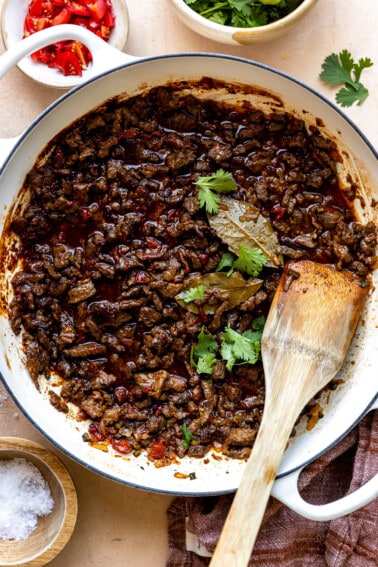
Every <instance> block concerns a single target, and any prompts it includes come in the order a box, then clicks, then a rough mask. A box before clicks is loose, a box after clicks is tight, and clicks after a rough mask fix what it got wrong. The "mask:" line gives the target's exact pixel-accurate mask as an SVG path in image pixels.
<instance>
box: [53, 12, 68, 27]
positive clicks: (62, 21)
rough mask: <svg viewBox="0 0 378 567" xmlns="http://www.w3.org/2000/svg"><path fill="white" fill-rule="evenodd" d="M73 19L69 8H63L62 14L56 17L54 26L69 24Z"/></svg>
mask: <svg viewBox="0 0 378 567" xmlns="http://www.w3.org/2000/svg"><path fill="white" fill-rule="evenodd" d="M70 18H71V11H70V9H69V8H63V10H60V12H59V13H58V14H57V15H56V16H54V18H53V19H52V22H51V25H52V26H59V25H60V24H68V22H69V21H70Z"/></svg>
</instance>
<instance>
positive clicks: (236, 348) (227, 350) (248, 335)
mask: <svg viewBox="0 0 378 567" xmlns="http://www.w3.org/2000/svg"><path fill="white" fill-rule="evenodd" d="M261 336H262V330H261V331H260V330H259V331H249V330H248V331H245V332H244V333H238V332H237V331H234V330H233V329H232V328H231V327H230V325H228V326H227V327H226V330H225V332H224V333H223V336H222V346H221V354H222V358H223V359H224V360H225V361H226V368H227V370H232V368H233V366H234V364H236V362H238V361H241V362H245V363H246V364H256V362H257V361H258V359H259V355H260V350H261Z"/></svg>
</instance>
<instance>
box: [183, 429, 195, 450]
mask: <svg viewBox="0 0 378 567" xmlns="http://www.w3.org/2000/svg"><path fill="white" fill-rule="evenodd" d="M181 431H182V434H183V436H184V441H183V442H182V446H183V447H184V449H185V450H186V451H187V450H188V449H189V447H190V445H191V444H192V441H194V439H195V437H194V435H193V433H192V432H191V431H190V429H188V428H187V426H186V423H184V424H183V425H182V426H181Z"/></svg>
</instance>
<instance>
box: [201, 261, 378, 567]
mask: <svg viewBox="0 0 378 567" xmlns="http://www.w3.org/2000/svg"><path fill="white" fill-rule="evenodd" d="M367 293H368V288H367V287H362V286H361V285H360V284H359V282H358V281H356V280H355V279H354V278H353V276H352V275H351V274H350V273H349V272H345V271H337V270H336V269H335V268H334V267H333V266H330V265H324V264H317V263H315V262H311V261H307V260H304V261H299V262H289V263H288V265H287V266H286V267H285V270H284V274H283V276H282V278H281V281H280V283H279V286H278V289H277V291H276V294H275V297H274V299H273V302H272V305H271V308H270V312H269V315H268V317H267V321H266V324H265V328H264V332H263V337H262V343H261V349H262V360H263V365H264V373H265V387H266V398H265V406H264V413H263V418H262V421H261V425H260V428H259V431H258V434H257V437H256V440H255V444H254V447H253V450H252V452H251V456H250V458H249V460H248V462H247V465H246V468H245V471H244V474H243V477H242V479H241V482H240V486H239V488H238V490H237V492H236V494H235V497H234V501H233V504H232V506H231V509H230V512H229V514H228V517H227V519H226V522H225V525H224V528H223V531H222V533H221V536H220V539H219V542H218V545H217V548H216V550H215V552H214V555H213V558H212V561H211V563H210V565H211V567H230V566H232V567H245V566H246V565H247V564H248V561H249V558H250V555H251V552H252V549H253V546H254V543H255V539H256V536H257V534H258V531H259V528H260V524H261V521H262V518H263V515H264V512H265V508H266V505H267V502H268V499H269V495H270V491H271V487H272V484H273V482H274V479H275V476H276V472H277V469H278V467H279V464H280V461H281V459H282V455H283V453H284V451H285V448H286V445H287V442H288V439H289V437H290V434H291V432H292V429H293V426H294V424H295V422H296V420H297V418H298V416H299V414H300V413H301V411H302V409H303V408H304V406H305V405H306V404H307V403H308V402H309V401H310V400H311V399H312V398H313V396H314V395H315V394H316V393H317V392H319V390H321V389H322V388H323V387H324V386H325V385H326V384H327V383H328V382H329V381H330V380H331V379H332V378H333V377H334V375H335V374H336V373H337V371H338V370H339V368H340V366H341V365H342V362H343V360H344V358H345V355H346V352H347V350H348V347H349V344H350V342H351V340H352V337H353V334H354V331H355V329H356V326H357V323H358V320H359V318H360V314H361V310H362V307H363V303H364V301H365V298H366V295H367Z"/></svg>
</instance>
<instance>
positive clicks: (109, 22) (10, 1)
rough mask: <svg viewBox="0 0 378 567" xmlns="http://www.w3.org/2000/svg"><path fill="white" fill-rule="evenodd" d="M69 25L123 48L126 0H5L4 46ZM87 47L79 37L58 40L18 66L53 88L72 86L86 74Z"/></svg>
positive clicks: (125, 34) (89, 64)
mask: <svg viewBox="0 0 378 567" xmlns="http://www.w3.org/2000/svg"><path fill="white" fill-rule="evenodd" d="M62 24H72V25H77V26H81V27H84V28H85V29H88V30H90V31H92V32H93V33H94V34H96V36H98V37H99V38H100V39H102V40H103V41H104V42H108V43H109V45H111V46H113V47H115V48H116V49H118V50H121V51H122V49H123V48H124V46H125V43H126V40H127V36H128V30H129V18H128V11H127V5H126V2H125V0H97V1H96V2H93V1H92V0H76V1H75V2H71V1H68V0H49V1H47V2H46V1H42V0H18V1H17V2H14V0H5V2H4V5H3V9H2V14H1V33H2V37H3V41H4V44H5V46H6V47H7V48H9V47H11V46H12V45H15V44H16V43H18V42H19V41H20V40H21V39H22V38H25V37H28V36H30V35H32V34H34V33H35V32H36V31H40V30H43V29H47V28H49V27H52V26H57V25H62ZM91 64H92V54H91V52H90V50H89V49H88V48H87V47H86V46H85V45H83V44H82V43H81V42H80V41H78V40H75V39H73V40H70V39H68V40H66V41H59V42H56V43H54V44H52V45H49V46H44V47H43V48H41V49H38V50H37V51H35V52H34V53H32V54H31V55H29V56H27V57H25V58H24V59H22V60H21V61H20V62H19V64H18V67H19V69H20V70H21V71H23V72H24V73H25V74H26V75H28V76H29V77H31V78H32V79H34V80H36V81H38V82H40V83H43V84H45V85H48V86H51V87H56V88H71V87H73V86H75V85H76V84H78V83H80V82H82V81H83V79H85V77H86V70H87V69H88V67H90V66H91Z"/></svg>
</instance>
